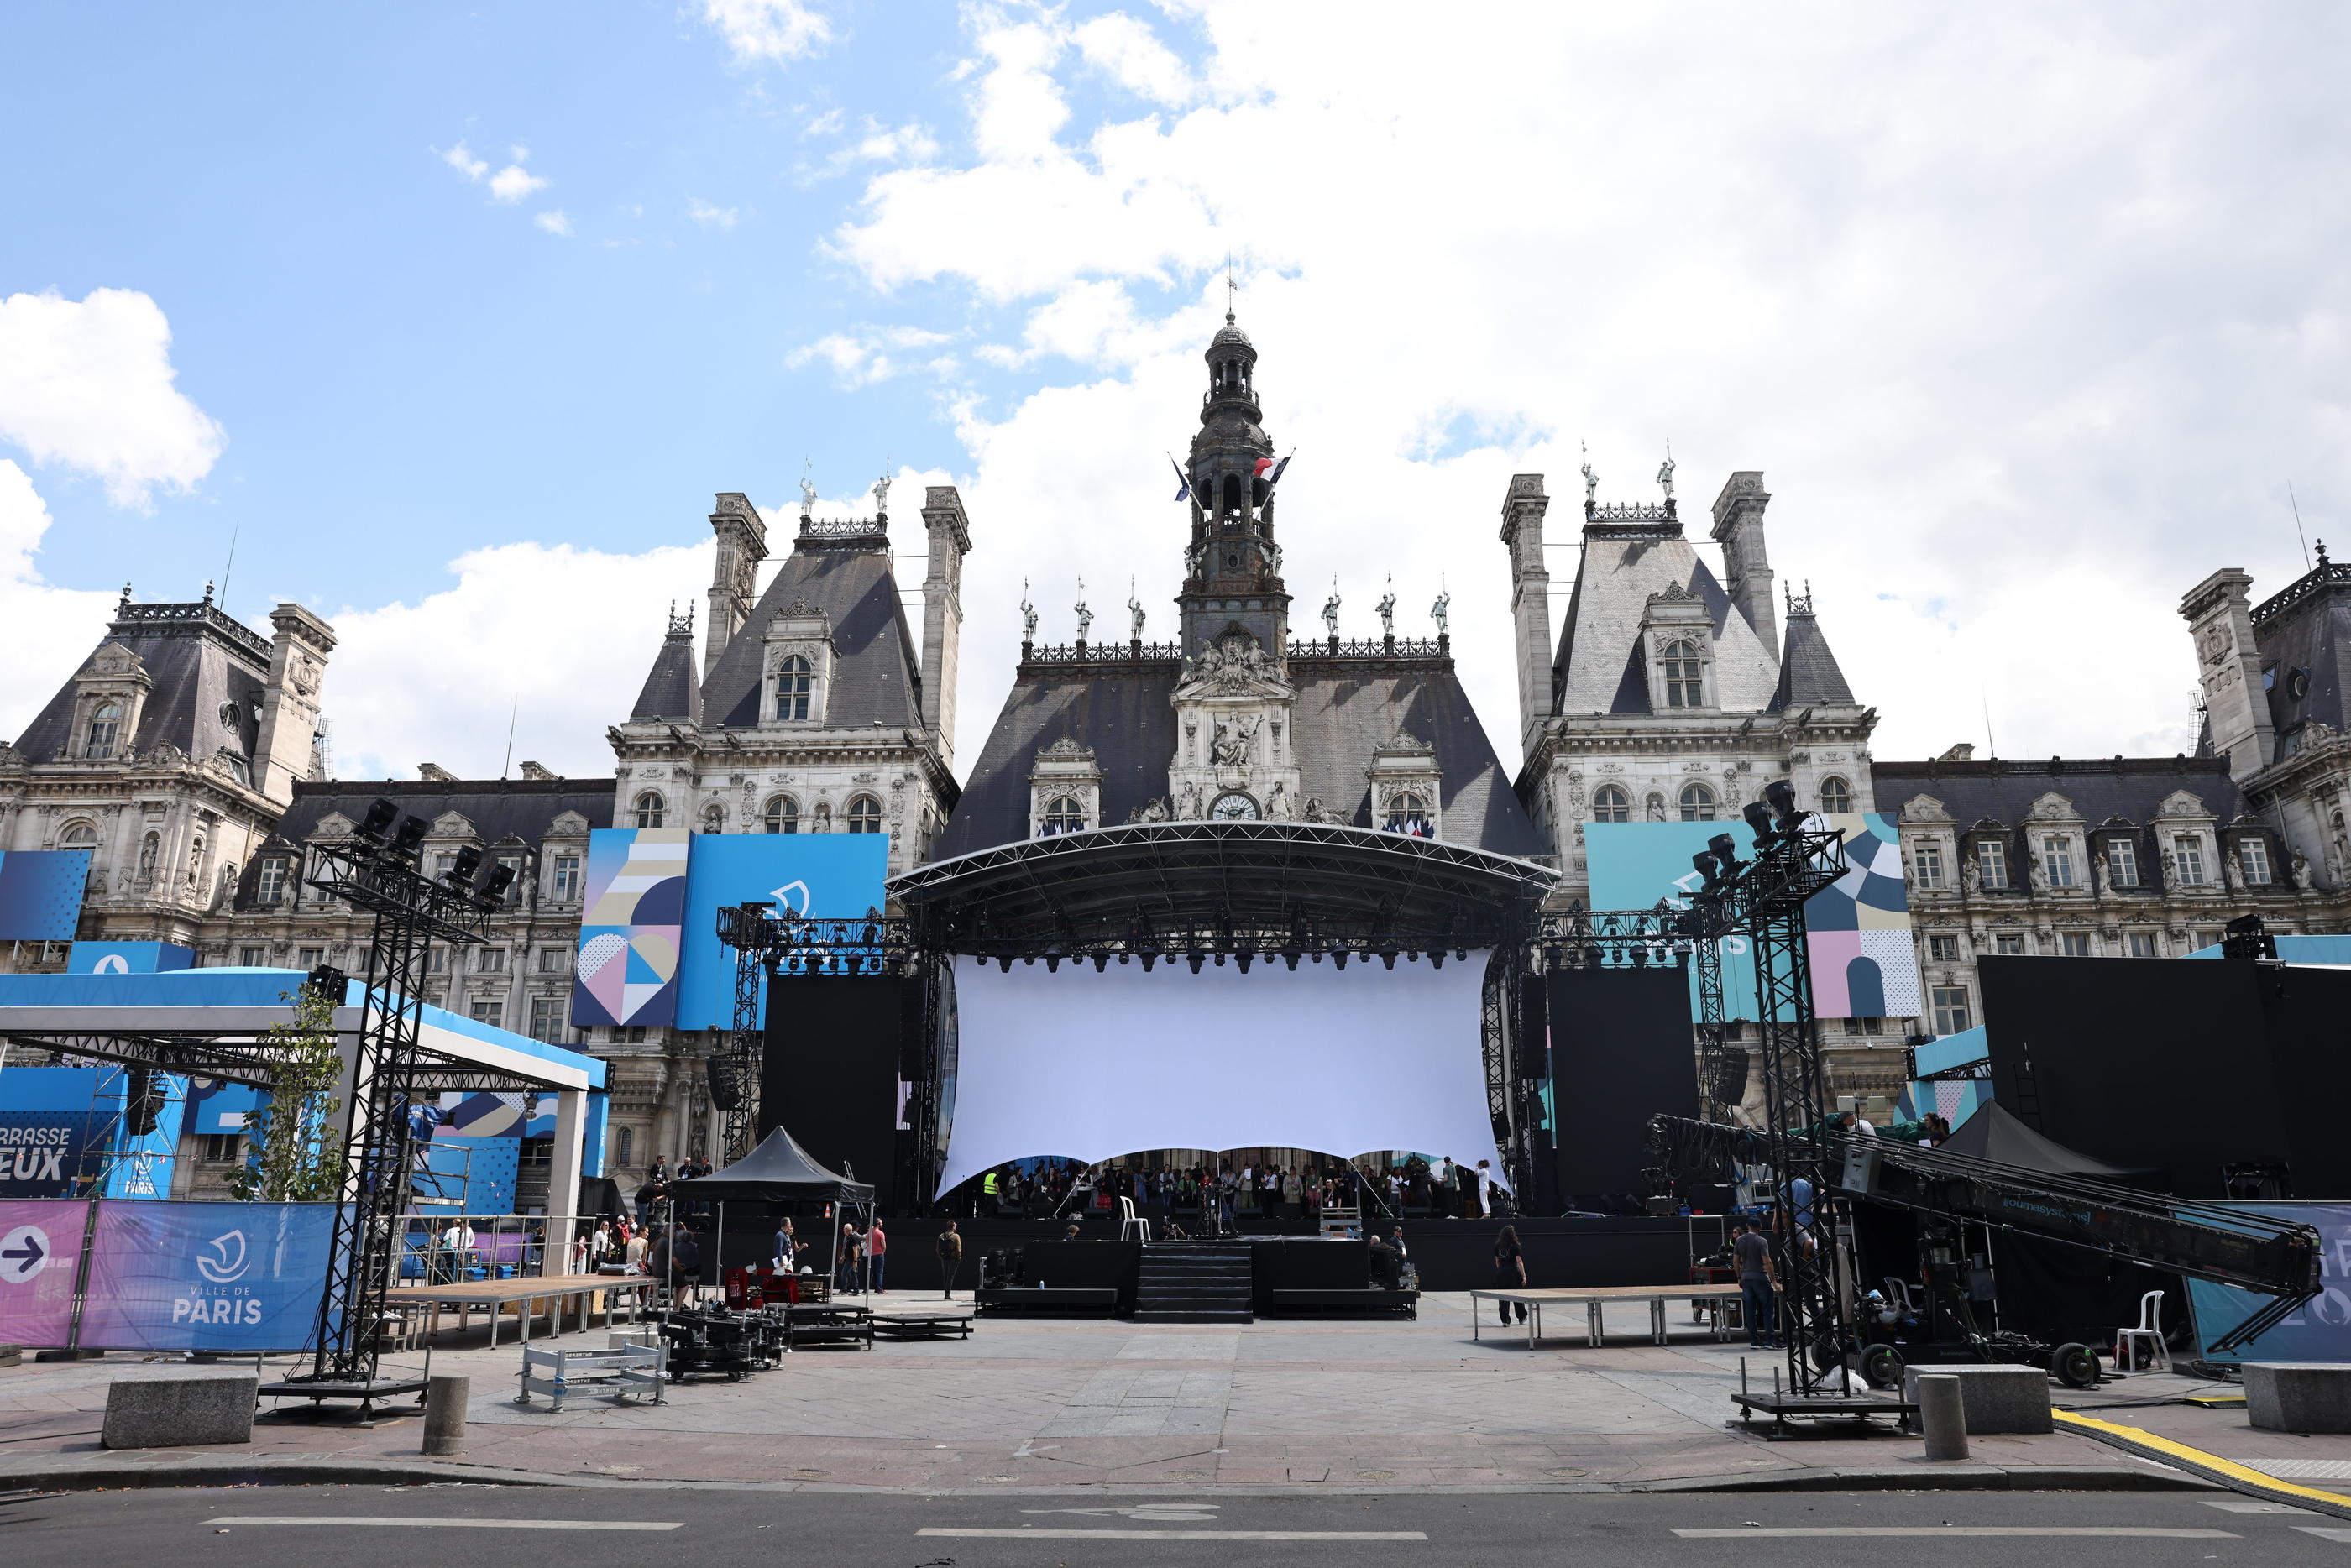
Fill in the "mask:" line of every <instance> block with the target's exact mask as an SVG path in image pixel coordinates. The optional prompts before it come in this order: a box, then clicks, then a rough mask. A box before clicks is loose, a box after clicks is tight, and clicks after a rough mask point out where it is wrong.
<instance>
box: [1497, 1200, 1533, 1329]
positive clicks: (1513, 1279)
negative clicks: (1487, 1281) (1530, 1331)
mask: <svg viewBox="0 0 2351 1568" xmlns="http://www.w3.org/2000/svg"><path fill="white" fill-rule="evenodd" d="M1494 1288H1495V1289H1496V1290H1498V1291H1522V1290H1525V1289H1526V1288H1527V1254H1526V1249H1524V1248H1523V1247H1520V1245H1519V1228H1518V1227H1517V1226H1516V1225H1505V1226H1503V1227H1502V1233H1501V1234H1500V1235H1499V1236H1497V1237H1495V1238H1494ZM1494 1304H1495V1305H1496V1306H1498V1307H1499V1308H1500V1309H1501V1312H1502V1326H1503V1327H1505V1328H1507V1327H1509V1326H1510V1309H1511V1308H1513V1307H1516V1308H1517V1309H1518V1314H1519V1321H1520V1323H1524V1322H1526V1321H1527V1303H1524V1302H1496V1303H1494Z"/></svg>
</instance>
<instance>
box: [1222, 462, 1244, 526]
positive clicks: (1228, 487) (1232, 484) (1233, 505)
mask: <svg viewBox="0 0 2351 1568" xmlns="http://www.w3.org/2000/svg"><path fill="white" fill-rule="evenodd" d="M1223 510H1224V513H1225V515H1227V516H1228V517H1238V516H1239V515H1240V514H1242V513H1243V512H1246V511H1248V510H1249V508H1248V505H1247V504H1246V503H1245V502H1244V500H1243V493H1242V490H1241V478H1240V475H1239V474H1238V473H1228V474H1227V475H1225V504H1224V508H1223Z"/></svg>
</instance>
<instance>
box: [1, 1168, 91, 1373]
mask: <svg viewBox="0 0 2351 1568" xmlns="http://www.w3.org/2000/svg"><path fill="white" fill-rule="evenodd" d="M91 1207H92V1205H91V1203H90V1201H89V1199H86V1198H11V1199H0V1343H5V1344H9V1345H34V1346H37V1347H39V1348H41V1349H53V1348H56V1347H57V1346H61V1345H66V1344H67V1343H68V1342H69V1341H70V1340H71V1338H72V1335H73V1321H74V1274H75V1272H76V1271H77V1270H78V1269H79V1267H80V1266H81V1244H82V1237H83V1234H84V1232H85V1231H87V1230H88V1229H89V1217H90V1209H91Z"/></svg>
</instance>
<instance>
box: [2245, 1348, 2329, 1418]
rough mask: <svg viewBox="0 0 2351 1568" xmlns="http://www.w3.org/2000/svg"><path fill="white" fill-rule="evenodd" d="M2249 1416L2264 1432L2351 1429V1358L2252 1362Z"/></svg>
mask: <svg viewBox="0 0 2351 1568" xmlns="http://www.w3.org/2000/svg"><path fill="white" fill-rule="evenodd" d="M2243 1371H2244V1375H2245V1417H2246V1419H2247V1420H2249V1421H2250V1422H2252V1424H2253V1425H2254V1426H2256V1427H2259V1428H2261V1429H2262V1431H2265V1432H2351V1362H2341V1361H2248V1362H2246V1363H2245V1364H2244V1367H2243Z"/></svg>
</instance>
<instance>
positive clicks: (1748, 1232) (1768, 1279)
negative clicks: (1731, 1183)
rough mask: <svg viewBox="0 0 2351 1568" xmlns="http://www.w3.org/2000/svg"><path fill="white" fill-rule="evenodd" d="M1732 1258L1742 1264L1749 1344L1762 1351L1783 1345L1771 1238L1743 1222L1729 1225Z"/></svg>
mask: <svg viewBox="0 0 2351 1568" xmlns="http://www.w3.org/2000/svg"><path fill="white" fill-rule="evenodd" d="M1730 1231H1731V1241H1730V1255H1731V1257H1732V1258H1734V1259H1735V1260H1737V1262H1738V1264H1739V1293H1740V1300H1741V1303H1742V1304H1743V1305H1744V1306H1745V1307H1746V1309H1747V1343H1748V1344H1750V1345H1754V1346H1755V1347H1756V1348H1757V1349H1759V1350H1769V1349H1774V1348H1776V1347H1777V1346H1778V1345H1779V1343H1780V1339H1779V1328H1780V1295H1779V1292H1780V1271H1779V1270H1778V1269H1777V1268H1775V1267H1774V1266H1773V1265H1772V1262H1771V1238H1770V1237H1769V1236H1767V1235H1765V1234H1764V1233H1763V1231H1762V1230H1761V1227H1758V1226H1755V1225H1751V1224H1750V1223H1749V1222H1747V1221H1746V1220H1732V1221H1731V1223H1730Z"/></svg>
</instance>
